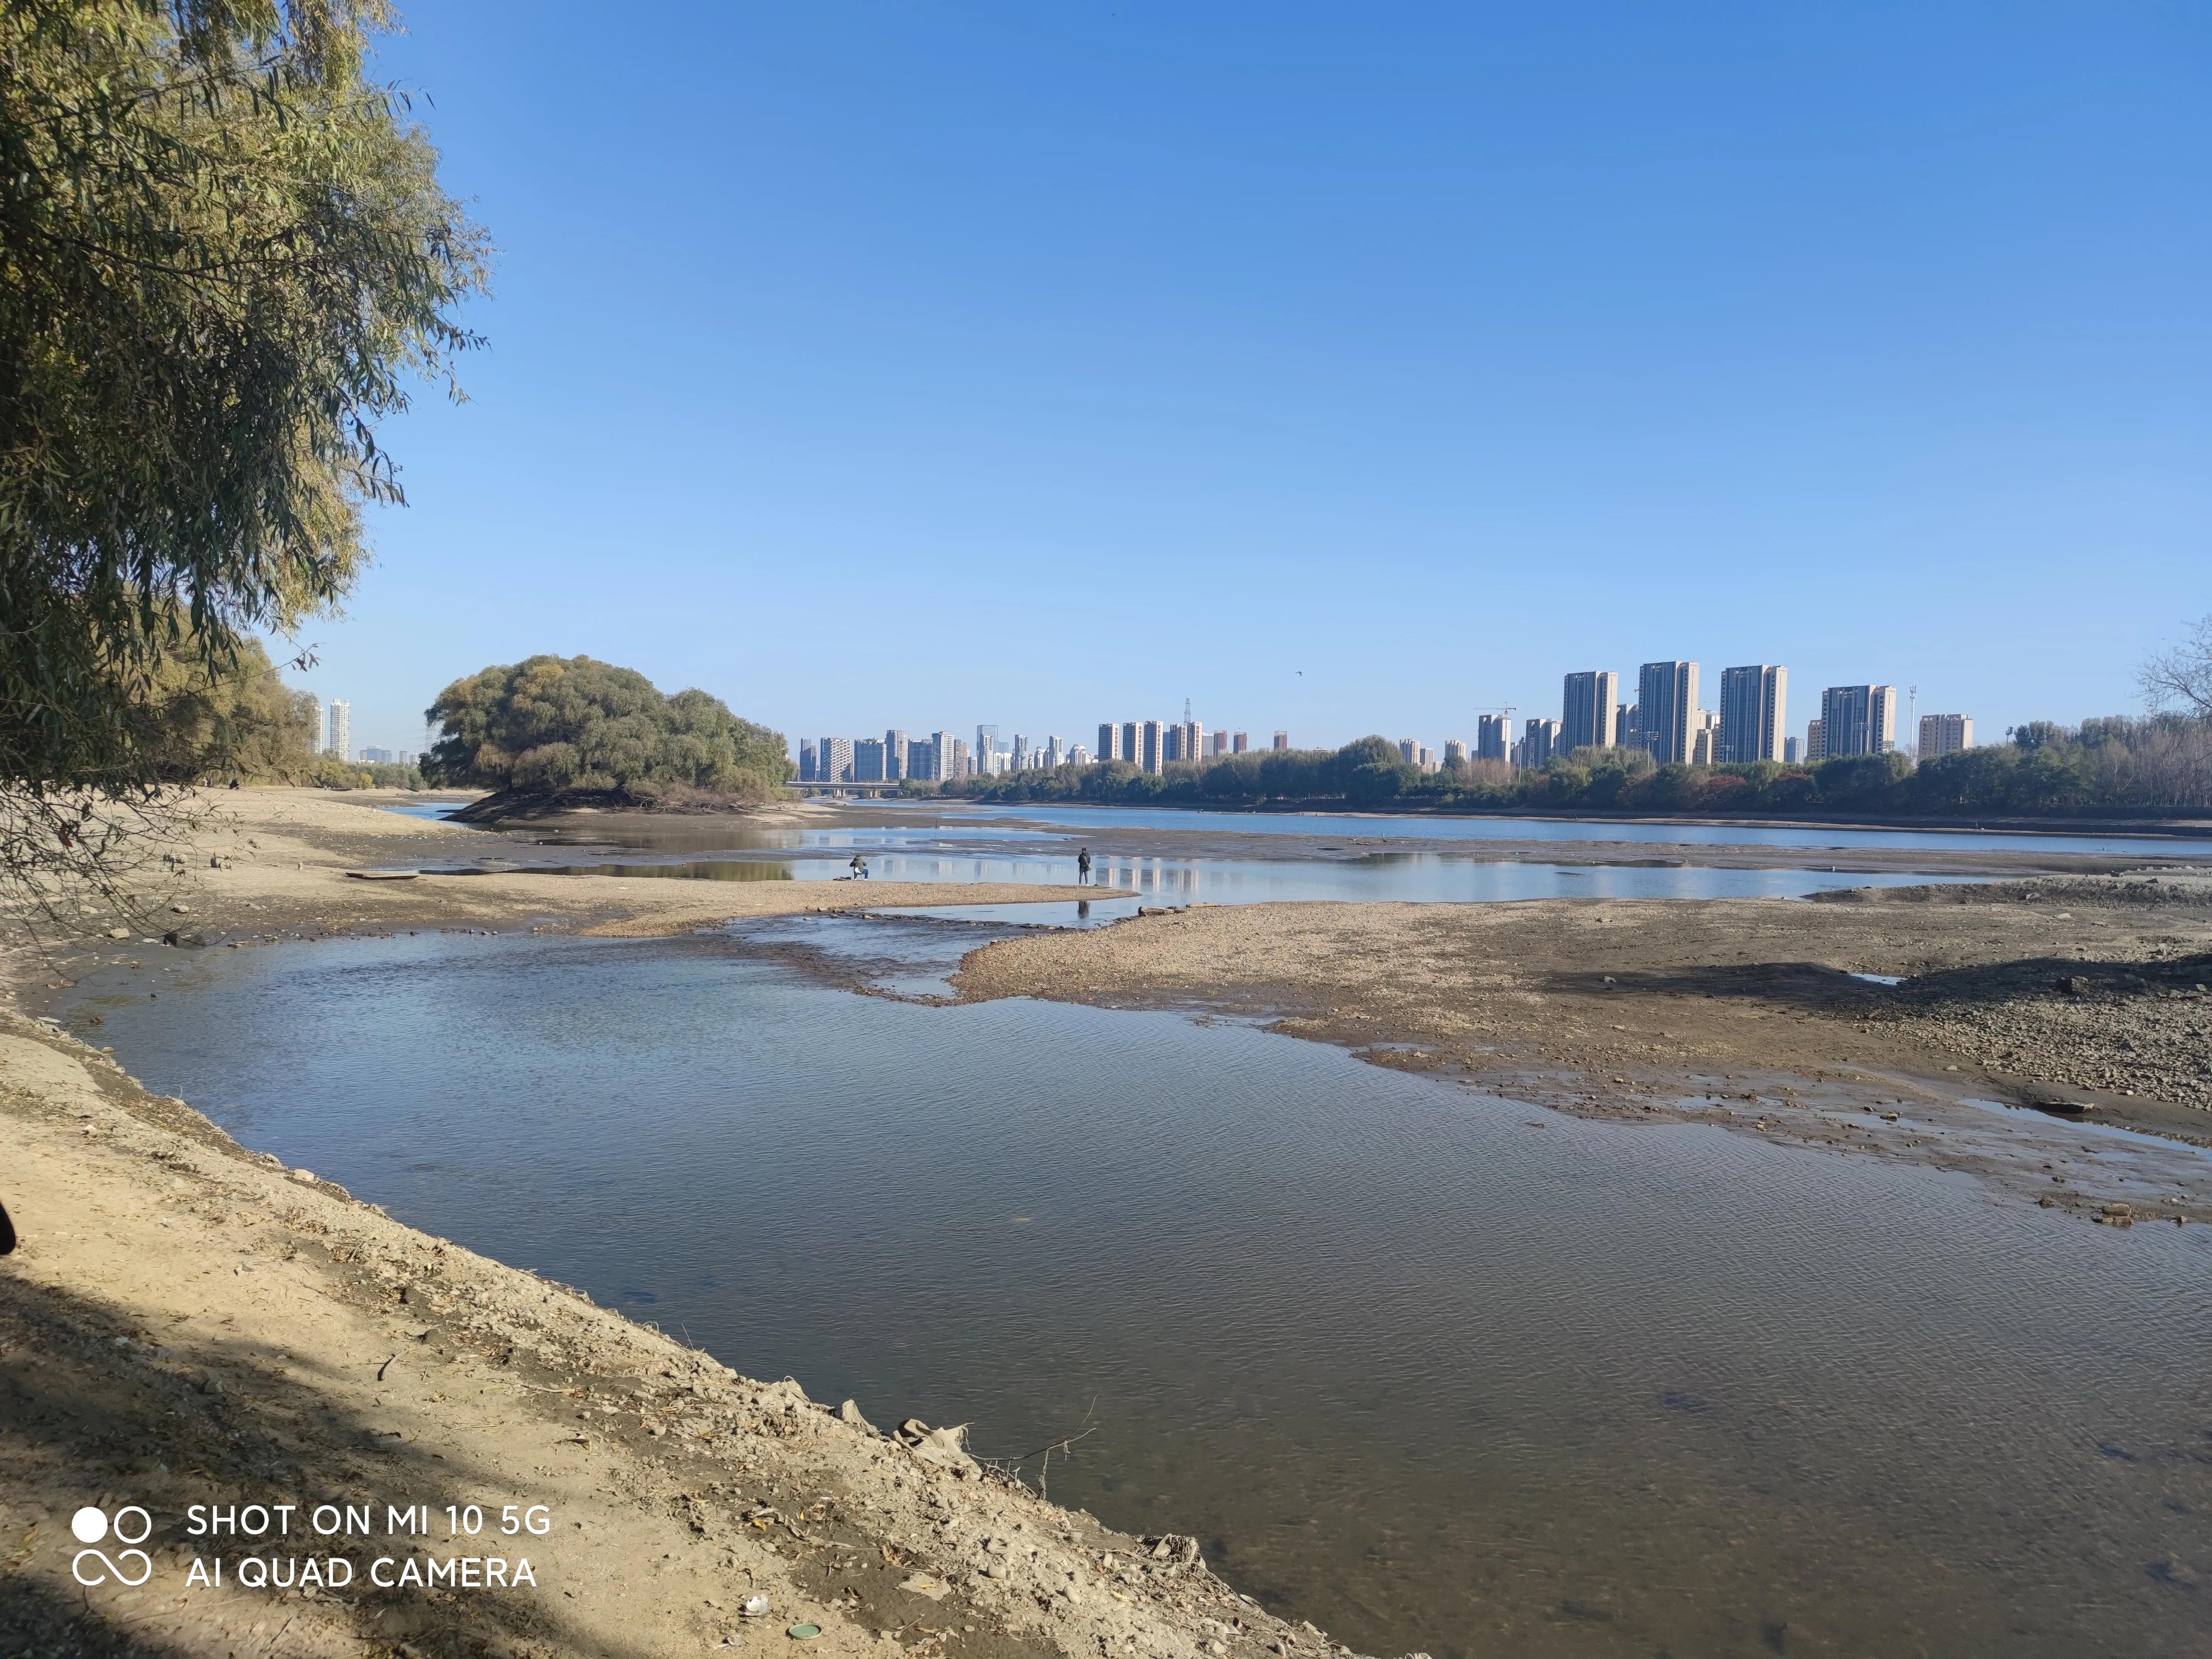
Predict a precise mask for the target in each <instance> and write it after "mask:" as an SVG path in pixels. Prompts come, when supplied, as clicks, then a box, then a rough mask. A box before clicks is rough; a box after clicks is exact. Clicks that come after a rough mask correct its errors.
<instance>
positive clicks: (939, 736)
mask: <svg viewBox="0 0 2212 1659" xmlns="http://www.w3.org/2000/svg"><path fill="white" fill-rule="evenodd" d="M966 750H967V745H966V744H963V743H962V742H961V741H960V739H959V738H956V737H954V736H953V735H952V734H951V732H932V733H931V734H930V738H929V766H930V772H929V775H930V776H931V777H933V778H934V779H936V780H937V781H938V782H939V783H943V782H944V781H945V780H946V779H947V778H957V777H958V776H959V775H960V774H959V773H957V772H956V771H954V770H953V766H954V763H955V760H956V757H958V756H960V755H962V754H963V753H965V752H966Z"/></svg>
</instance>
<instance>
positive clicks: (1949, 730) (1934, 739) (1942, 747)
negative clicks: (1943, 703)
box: [1920, 714, 1974, 760]
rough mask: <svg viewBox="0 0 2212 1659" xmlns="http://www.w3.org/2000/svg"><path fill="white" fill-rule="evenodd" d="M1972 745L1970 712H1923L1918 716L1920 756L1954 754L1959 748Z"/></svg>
mask: <svg viewBox="0 0 2212 1659" xmlns="http://www.w3.org/2000/svg"><path fill="white" fill-rule="evenodd" d="M1973 746H1974V717H1973V716H1972V714H1923V715H1922V716H1921V717H1920V758H1921V759H1922V760H1934V759H1935V758H1936V756H1938V755H1955V754H1957V753H1958V752H1959V751H1960V750H1961V749H1972V747H1973Z"/></svg>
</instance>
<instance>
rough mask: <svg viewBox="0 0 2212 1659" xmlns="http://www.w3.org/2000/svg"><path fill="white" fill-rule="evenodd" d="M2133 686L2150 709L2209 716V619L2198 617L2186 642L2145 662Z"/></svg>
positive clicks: (2211, 710)
mask: <svg viewBox="0 0 2212 1659" xmlns="http://www.w3.org/2000/svg"><path fill="white" fill-rule="evenodd" d="M2136 684H2138V685H2140V686H2141V687H2142V694H2143V701H2144V702H2146V703H2148V705H2149V706H2150V707H2151V708H2175V707H2179V708H2182V709H2184V710H2185V711H2186V712H2188V713H2190V714H2203V715H2212V617H2199V618H2198V619H2197V626H2196V627H2195V628H2193V629H2191V630H2190V633H2189V637H2188V639H2187V640H2186V641H2184V642H2183V643H2182V644H2180V645H2179V646H2176V647H2174V648H2173V649H2172V650H2171V651H2168V652H2165V653H2161V654H2160V655H2158V656H2155V657H2153V658H2151V659H2149V660H2148V662H2146V663H2144V664H2143V665H2142V668H2141V669H2139V670H2137V671H2136Z"/></svg>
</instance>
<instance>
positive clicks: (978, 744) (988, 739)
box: [975, 726, 999, 777]
mask: <svg viewBox="0 0 2212 1659" xmlns="http://www.w3.org/2000/svg"><path fill="white" fill-rule="evenodd" d="M998 747H999V728H998V727H997V726H977V727H976V728H975V762H976V766H975V769H976V770H977V771H979V772H981V773H982V774H983V775H984V776H986V777H988V776H989V775H991V773H990V768H989V767H988V766H987V764H985V762H986V758H987V757H988V756H990V755H991V754H993V753H994V751H996V750H997V749H998Z"/></svg>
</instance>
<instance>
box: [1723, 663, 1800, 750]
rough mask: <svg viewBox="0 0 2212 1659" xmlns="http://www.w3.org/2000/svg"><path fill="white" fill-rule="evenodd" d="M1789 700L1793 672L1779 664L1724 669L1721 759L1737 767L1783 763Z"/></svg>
mask: <svg viewBox="0 0 2212 1659" xmlns="http://www.w3.org/2000/svg"><path fill="white" fill-rule="evenodd" d="M1789 700H1790V671H1789V670H1788V669H1786V668H1784V667H1783V666H1781V665H1779V664H1778V663H1766V662H1761V663H1752V664H1749V665H1746V666H1744V667H1741V668H1723V669H1722V670H1721V710H1720V713H1721V737H1720V747H1719V750H1718V753H1719V756H1720V758H1721V759H1722V760H1723V761H1727V762H1729V763H1731V764H1734V765H1737V766H1748V765H1750V764H1751V763H1752V762H1753V761H1771V760H1779V759H1781V758H1782V751H1781V748H1780V744H1781V742H1782V732H1783V728H1784V726H1788V725H1789V724H1790V716H1789V710H1788V707H1787V705H1788V702H1789Z"/></svg>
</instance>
